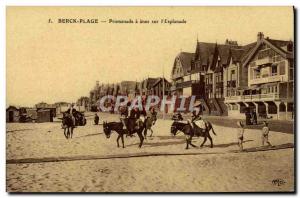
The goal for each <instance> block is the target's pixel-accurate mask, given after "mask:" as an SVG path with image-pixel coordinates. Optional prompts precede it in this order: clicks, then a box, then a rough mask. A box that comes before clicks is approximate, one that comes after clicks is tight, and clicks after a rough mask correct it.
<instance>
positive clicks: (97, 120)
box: [94, 113, 99, 125]
mask: <svg viewBox="0 0 300 198" xmlns="http://www.w3.org/2000/svg"><path fill="white" fill-rule="evenodd" d="M94 122H95V125H98V124H99V116H98V115H97V113H95V117H94Z"/></svg>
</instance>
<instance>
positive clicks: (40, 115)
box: [36, 109, 53, 123]
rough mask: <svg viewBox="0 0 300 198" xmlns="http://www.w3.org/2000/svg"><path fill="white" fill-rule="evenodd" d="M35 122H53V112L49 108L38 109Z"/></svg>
mask: <svg viewBox="0 0 300 198" xmlns="http://www.w3.org/2000/svg"><path fill="white" fill-rule="evenodd" d="M36 122H38V123H41V122H53V113H52V111H51V110H50V109H39V110H38V111H37V119H36Z"/></svg>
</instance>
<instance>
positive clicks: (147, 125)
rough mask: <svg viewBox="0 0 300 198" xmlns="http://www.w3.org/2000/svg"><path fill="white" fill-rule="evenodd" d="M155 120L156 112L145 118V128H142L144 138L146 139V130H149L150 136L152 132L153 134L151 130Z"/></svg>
mask: <svg viewBox="0 0 300 198" xmlns="http://www.w3.org/2000/svg"><path fill="white" fill-rule="evenodd" d="M156 120H157V117H156V114H151V116H150V117H147V118H146V119H145V122H144V124H145V130H144V137H145V139H147V131H148V130H150V131H151V135H150V137H152V134H153V130H152V126H153V125H154V124H155V122H156Z"/></svg>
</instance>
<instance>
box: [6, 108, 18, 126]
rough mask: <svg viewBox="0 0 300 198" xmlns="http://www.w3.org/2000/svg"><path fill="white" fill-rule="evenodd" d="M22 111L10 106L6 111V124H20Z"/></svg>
mask: <svg viewBox="0 0 300 198" xmlns="http://www.w3.org/2000/svg"><path fill="white" fill-rule="evenodd" d="M19 118H20V111H19V109H18V108H17V107H15V106H9V107H8V108H7V109H6V122H19Z"/></svg>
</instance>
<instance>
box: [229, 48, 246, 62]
mask: <svg viewBox="0 0 300 198" xmlns="http://www.w3.org/2000/svg"><path fill="white" fill-rule="evenodd" d="M230 53H231V58H232V61H233V62H240V61H241V58H242V56H243V54H245V50H244V49H231V50H230Z"/></svg>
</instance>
